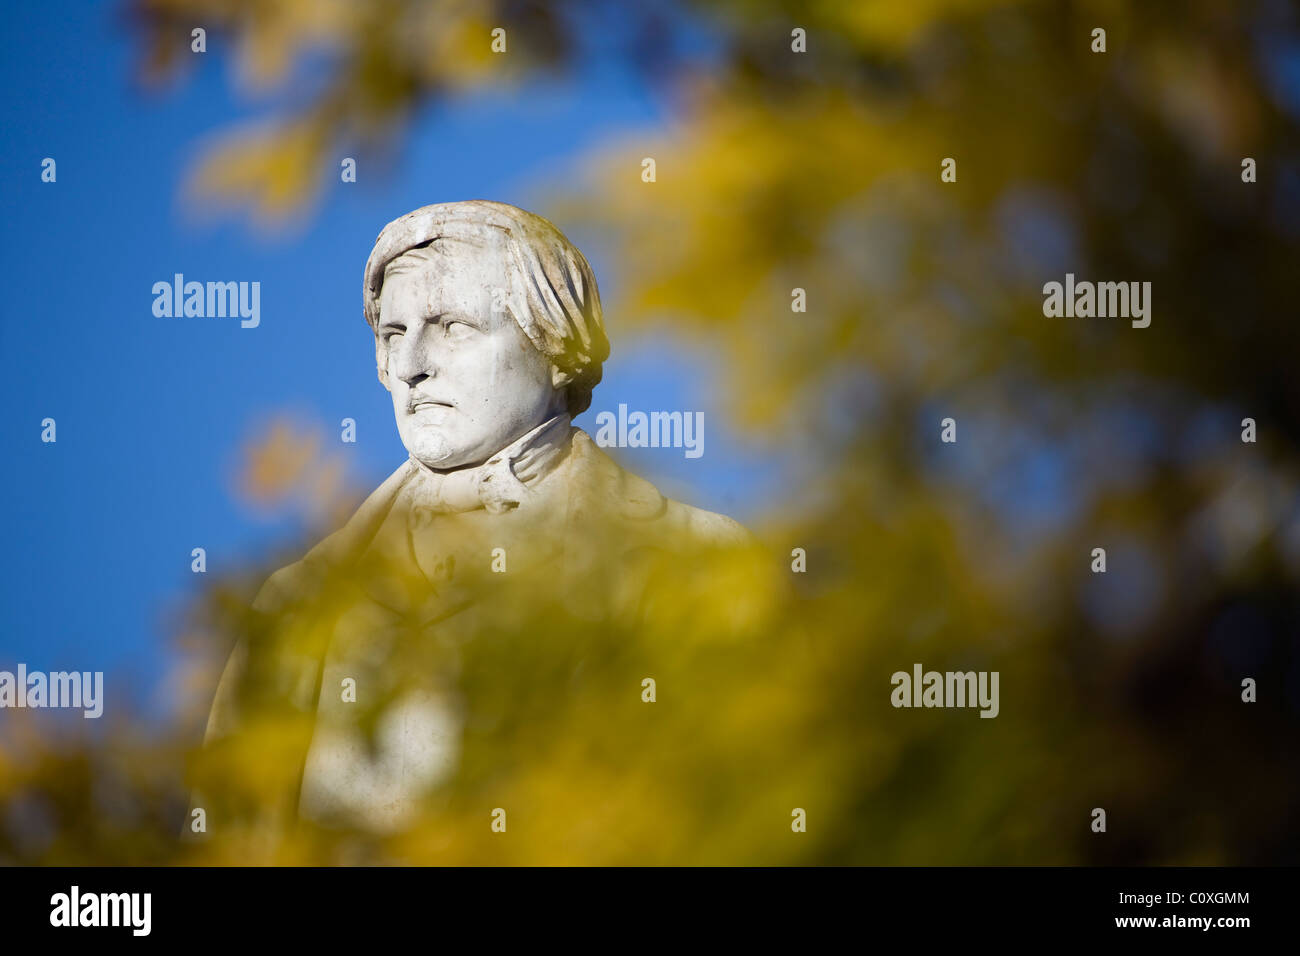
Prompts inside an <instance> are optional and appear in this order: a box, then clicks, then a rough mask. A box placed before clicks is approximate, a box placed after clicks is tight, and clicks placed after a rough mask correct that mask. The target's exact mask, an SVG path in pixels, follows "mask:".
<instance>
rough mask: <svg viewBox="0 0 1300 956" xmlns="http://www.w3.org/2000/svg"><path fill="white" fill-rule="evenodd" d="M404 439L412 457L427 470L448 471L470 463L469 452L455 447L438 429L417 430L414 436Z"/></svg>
mask: <svg viewBox="0 0 1300 956" xmlns="http://www.w3.org/2000/svg"><path fill="white" fill-rule="evenodd" d="M402 439H403V441H402V444H404V445H405V446H406V450H407V451H408V452H409V453H410V455H411V457H412V458H414V459H415V460H416V461H418V462H419V463H420V464H422V465H424V466H425V467H426V468H436V469H437V470H439V471H448V470H450V469H453V468H461V467H464V466H465V465H466V464H468V463H469V454H468V452H467V451H466V450H465V449H463V448H458V447H456V446H455V445H453V444H452V442H450V441H449V440H448V439H447V437H446V436H445V435H443V434H440V433H439V432H438V430H436V429H433V428H427V427H426V428H416V429H414V430H413V434H409V435H403V436H402Z"/></svg>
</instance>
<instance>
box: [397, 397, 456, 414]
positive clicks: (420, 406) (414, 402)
mask: <svg viewBox="0 0 1300 956" xmlns="http://www.w3.org/2000/svg"><path fill="white" fill-rule="evenodd" d="M455 407H456V406H455V404H454V403H453V402H444V401H443V400H441V399H438V398H429V397H428V396H427V395H412V396H411V398H410V400H408V401H407V403H406V414H408V415H417V414H420V413H428V412H440V413H443V412H445V411H446V410H450V409H453V408H455Z"/></svg>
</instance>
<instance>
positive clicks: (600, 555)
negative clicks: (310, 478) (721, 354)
mask: <svg viewBox="0 0 1300 956" xmlns="http://www.w3.org/2000/svg"><path fill="white" fill-rule="evenodd" d="M362 294H363V300H364V311H365V318H366V321H367V322H368V323H369V325H370V327H371V329H372V330H373V332H374V342H375V356H376V361H377V365H378V373H379V380H380V381H381V382H382V383H383V385H384V387H385V388H387V389H388V391H389V392H390V393H391V395H392V399H393V412H394V415H395V417H396V420H397V429H398V432H399V434H400V435H401V439H402V443H403V444H404V445H405V447H406V449H407V450H408V451H409V453H410V457H409V459H408V460H407V461H405V462H404V463H403V464H402V465H401V466H400V467H399V468H398V469H397V470H396V471H394V472H393V474H392V475H391V476H390V477H389V478H388V479H387V480H386V481H384V483H383V484H382V485H381V486H380V487H379V488H378V489H377V490H376V491H375V492H374V493H373V494H371V495H370V497H369V498H368V499H367V500H366V501H365V502H364V504H362V506H361V507H360V509H359V510H358V511H357V512H356V514H355V515H354V516H353V517H352V518H351V520H349V521H348V522H347V523H346V525H345V526H344V527H343V528H342V529H340V530H339V531H337V532H336V533H334V534H333V535H331V536H329V537H328V538H326V539H325V540H324V541H322V542H321V543H320V544H319V545H317V546H316V547H315V548H313V549H312V550H311V551H310V552H309V553H308V554H307V555H306V556H305V557H304V558H303V559H302V560H301V561H299V562H297V563H296V564H293V565H290V566H289V567H287V568H284V569H282V570H280V571H278V572H277V573H276V574H274V575H272V576H271V578H270V579H269V580H268V581H267V582H266V584H265V585H264V587H263V588H262V589H261V591H260V592H259V594H258V596H257V599H256V601H255V603H254V608H255V609H256V610H257V611H258V612H260V613H263V614H266V615H270V616H276V615H280V616H281V617H283V616H284V615H285V614H286V612H287V610H288V609H291V608H293V607H295V606H297V607H298V609H299V611H302V610H303V600H304V599H303V596H304V595H311V594H313V590H312V588H313V582H320V581H322V580H324V579H325V578H326V577H327V576H328V575H329V573H330V572H331V570H332V569H337V568H340V567H344V566H347V563H348V562H355V561H357V560H358V559H359V557H361V556H365V555H382V556H384V560H386V561H388V562H390V563H389V564H386V565H384V567H386V568H391V569H393V570H392V573H391V574H389V573H387V572H385V573H380V574H369V575H368V576H367V577H366V578H365V580H366V581H367V583H366V585H365V590H366V591H367V595H366V600H365V601H364V602H362V603H361V604H359V605H358V606H357V607H353V608H350V609H349V610H348V612H347V613H346V614H344V615H343V616H342V619H341V620H340V621H339V622H338V626H337V627H336V628H335V629H334V631H333V633H332V634H331V636H330V638H329V641H328V645H327V646H326V647H324V648H316V650H315V651H312V652H304V653H302V654H300V655H299V657H300V658H301V667H300V668H298V669H297V670H296V671H295V676H294V677H292V678H291V679H286V680H284V681H283V683H284V692H285V694H286V695H288V696H289V697H290V698H292V699H293V700H295V701H296V706H297V707H298V708H299V709H305V710H312V709H314V712H315V726H314V731H313V733H312V735H311V742H310V746H309V748H308V751H307V753H306V756H305V758H304V759H303V767H302V774H301V780H300V785H299V788H298V792H297V795H296V799H297V802H298V807H297V810H298V813H299V814H300V815H302V816H304V817H307V818H311V819H313V820H318V821H322V822H330V821H342V822H344V823H346V824H348V825H351V826H360V827H364V828H367V829H371V830H378V831H383V830H388V829H393V828H396V827H399V826H401V825H402V823H403V822H404V821H405V820H407V819H408V818H409V815H410V811H411V806H412V803H413V801H414V800H416V799H417V797H418V795H419V794H420V793H422V792H425V791H427V789H428V788H429V787H431V786H432V785H434V784H436V783H437V781H438V780H439V779H440V778H441V776H442V775H443V774H445V773H447V772H448V771H449V769H450V768H451V767H453V766H454V764H455V758H456V749H457V744H456V739H457V733H458V715H457V707H456V702H455V698H454V694H452V693H450V692H447V691H446V690H445V688H444V689H443V690H439V689H438V687H437V686H436V682H434V684H435V686H432V687H429V686H425V687H422V688H419V689H418V690H413V691H411V692H410V693H405V694H397V695H396V697H397V699H396V701H395V703H394V704H393V706H391V707H389V708H387V709H386V710H385V712H384V714H383V715H382V717H381V718H380V719H379V720H378V723H377V726H375V727H372V728H371V730H370V733H369V735H368V736H367V735H365V734H362V733H361V731H360V730H359V729H358V728H357V727H356V726H355V724H356V721H355V718H354V717H353V714H354V713H355V712H356V707H355V706H354V701H350V700H348V699H347V697H346V692H344V693H342V694H340V693H339V690H338V689H339V687H340V686H346V684H347V681H349V680H353V681H354V683H355V685H356V687H357V688H358V692H360V693H365V692H368V691H369V689H370V688H372V687H374V686H376V685H378V686H383V687H385V688H387V689H389V690H392V689H393V687H394V686H396V685H395V684H394V675H393V674H392V673H391V671H392V670H393V668H392V666H391V664H389V663H386V662H390V661H391V655H392V653H393V647H394V644H395V642H397V641H398V639H397V638H395V637H393V636H392V634H393V631H392V628H391V627H388V626H386V622H388V623H389V624H391V623H392V622H393V621H395V620H397V619H398V617H399V616H401V615H406V618H409V617H410V616H411V614H412V613H413V611H412V608H413V607H415V609H416V611H418V613H420V614H424V616H425V618H427V619H428V620H430V621H434V622H436V623H437V626H440V627H447V626H451V624H452V623H454V622H455V621H456V620H457V618H458V616H459V617H463V616H464V615H465V614H466V613H467V603H472V602H466V601H464V600H461V599H462V598H463V597H464V595H458V594H457V591H456V588H457V583H458V576H459V575H461V574H463V569H466V568H481V567H485V566H487V564H488V563H489V562H491V561H500V562H502V564H503V565H504V563H505V562H506V561H508V562H509V571H510V573H512V574H513V573H517V572H519V571H526V570H527V569H530V568H531V569H535V570H540V571H541V572H543V573H545V574H548V575H560V574H570V575H578V576H580V575H582V574H583V573H586V572H590V571H593V570H594V569H596V568H597V567H598V566H601V567H605V568H606V569H607V568H608V567H609V566H610V565H609V562H611V561H613V562H617V561H618V560H620V557H619V555H624V554H632V553H634V552H635V551H636V550H637V549H639V548H643V547H646V546H647V545H648V544H652V545H653V546H654V547H658V548H669V549H672V548H679V547H680V548H688V547H697V546H713V545H729V544H742V543H744V542H745V541H746V540H747V539H748V537H749V535H748V532H747V531H745V530H744V529H743V528H742V527H741V526H740V525H738V524H737V523H736V522H734V521H732V520H731V519H730V518H727V517H724V516H722V515H718V514H712V513H709V512H705V511H701V510H698V509H695V508H691V507H688V506H687V505H684V504H681V503H679V502H676V501H671V500H668V499H666V498H665V497H664V496H663V495H661V494H660V493H659V491H658V490H657V489H655V488H654V486H652V485H651V484H649V483H648V482H646V481H645V480H643V479H641V478H638V477H636V476H635V475H633V474H630V473H629V472H627V471H625V470H623V469H622V468H620V467H619V466H618V465H617V464H615V463H614V462H613V461H612V460H611V459H610V458H609V457H608V456H607V455H605V454H604V452H602V451H601V450H600V449H599V448H598V447H597V446H596V445H595V443H594V442H593V441H592V440H591V438H590V437H589V436H588V435H587V434H586V433H585V432H584V431H582V430H581V429H578V428H576V427H574V426H573V425H572V424H571V423H570V420H571V418H572V417H573V416H576V415H577V414H579V413H580V412H582V411H583V410H585V409H586V408H587V407H588V406H589V404H590V402H591V394H592V389H593V388H594V387H595V386H596V384H597V383H599V382H600V380H601V363H602V362H603V361H604V360H605V358H606V357H607V356H608V354H609V343H608V340H607V339H606V335H605V329H604V326H603V321H602V316H601V307H600V296H599V293H598V291H597V287H596V280H595V277H594V275H593V274H592V270H591V267H590V266H589V265H588V263H587V260H586V259H585V258H584V257H583V255H582V253H581V252H579V251H578V250H577V249H576V248H575V247H574V246H573V245H572V244H571V243H570V242H569V241H568V240H567V239H566V238H565V237H564V235H563V234H561V232H560V231H559V230H558V229H557V228H556V227H555V226H554V225H552V224H551V223H550V222H548V221H547V220H545V219H542V218H541V217H539V216H536V215H534V214H532V213H529V212H526V211H524V210H522V209H518V208H516V207H514V206H509V205H505V204H503V203H496V202H486V201H478V200H475V201H468V202H453V203H442V204H438V205H432V206H425V207H424V208H421V209H417V210H415V211H414V212H411V213H408V214H407V215H405V216H402V217H401V218H400V219H397V220H395V221H393V222H391V223H389V224H388V225H387V226H386V227H385V228H384V229H383V231H382V232H381V233H380V234H379V238H378V240H377V241H376V243H375V246H374V249H373V251H372V252H371V254H370V258H369V261H368V262H367V263H366V267H365V278H364V285H363V288H362ZM614 551H616V552H618V553H617V554H612V553H611V552H614ZM393 562H396V563H393ZM615 566H617V564H616V565H615ZM628 567H629V568H631V565H628ZM502 569H503V568H494V570H502ZM408 572H409V573H408ZM629 573H631V572H630V571H629ZM411 580H414V581H416V582H418V586H416V587H414V588H412V587H411V586H410V585H409V582H410V581H411ZM399 581H400V583H399ZM295 602H296V604H295ZM417 605H418V607H416V606H417ZM281 623H282V621H281ZM321 651H323V653H319V652H321ZM250 652H252V653H255V652H256V651H255V649H250V647H248V646H247V643H246V642H245V643H244V644H241V646H240V647H237V648H236V650H235V652H234V654H233V655H232V657H231V660H230V662H229V663H228V665H227V667H226V670H225V673H224V674H223V677H222V680H221V685H220V687H219V689H218V693H217V697H216V700H215V701H214V704H213V708H212V713H211V716H210V719H209V724H208V740H209V744H211V743H213V742H217V741H220V740H222V739H223V738H225V737H227V736H229V735H230V734H232V733H234V732H235V731H236V730H237V729H238V727H239V725H240V709H241V684H242V683H244V682H245V681H246V679H247V676H248V671H249V668H250V662H249V655H250Z"/></svg>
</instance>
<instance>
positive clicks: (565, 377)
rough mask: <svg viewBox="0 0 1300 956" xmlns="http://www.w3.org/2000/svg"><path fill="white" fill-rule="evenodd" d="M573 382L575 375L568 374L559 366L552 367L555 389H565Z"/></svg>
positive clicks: (552, 380)
mask: <svg viewBox="0 0 1300 956" xmlns="http://www.w3.org/2000/svg"><path fill="white" fill-rule="evenodd" d="M572 382H573V373H572V372H566V371H564V370H563V369H562V368H560V367H559V366H558V365H554V364H552V365H551V385H553V386H554V387H555V388H564V387H565V386H567V385H569V384H570V383H572Z"/></svg>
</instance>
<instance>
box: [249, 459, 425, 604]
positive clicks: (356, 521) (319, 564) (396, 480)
mask: <svg viewBox="0 0 1300 956" xmlns="http://www.w3.org/2000/svg"><path fill="white" fill-rule="evenodd" d="M414 473H415V466H414V465H413V464H412V463H411V462H410V461H409V460H407V461H405V462H403V463H402V464H401V466H399V467H398V468H397V470H396V471H394V472H393V473H392V474H391V475H389V476H388V477H387V478H386V479H384V482H383V484H381V485H380V486H379V487H378V488H376V489H375V490H374V491H373V492H371V493H370V495H369V496H368V497H367V498H366V500H365V501H364V502H362V503H361V506H360V507H359V508H357V510H356V512H354V513H353V515H352V517H351V518H349V519H348V520H347V522H346V523H345V524H344V525H343V527H341V528H339V529H338V530H337V531H335V532H334V533H332V534H330V535H327V536H326V537H325V538H323V539H322V540H321V541H320V543H318V544H317V545H316V546H315V547H313V548H312V549H311V550H310V551H308V552H307V553H306V554H305V555H303V557H302V558H301V559H300V560H298V561H295V562H293V564H289V565H286V566H285V567H283V568H280V570H278V571H276V572H275V573H274V574H272V575H271V576H270V577H268V578H267V579H266V582H265V583H264V584H263V585H262V587H261V589H260V590H259V591H258V592H257V596H256V597H255V598H254V599H253V609H254V610H257V611H263V612H266V613H274V612H276V611H278V610H281V609H283V608H284V607H285V606H286V605H287V604H289V603H291V602H292V601H294V600H295V599H297V598H300V597H302V596H303V595H304V594H306V593H309V592H310V590H311V588H312V587H313V585H314V584H315V583H316V582H318V581H319V580H321V578H322V577H323V576H324V575H325V574H326V572H328V570H329V569H331V568H334V567H337V566H339V565H340V564H343V563H345V562H346V561H348V560H349V559H350V558H353V557H356V556H358V555H359V554H360V553H361V552H362V551H364V550H365V547H366V546H367V545H368V544H369V543H370V540H371V539H372V538H373V537H374V535H375V532H376V531H378V529H379V526H380V525H381V524H383V521H384V518H385V517H387V515H388V512H389V511H390V510H391V509H392V507H393V502H394V500H395V499H396V498H397V493H398V491H400V490H401V488H402V486H403V485H404V484H405V483H406V482H407V481H408V480H409V479H410V478H411V476H412V475H413V474H414Z"/></svg>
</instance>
